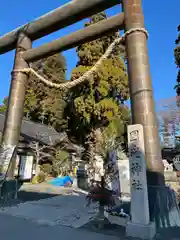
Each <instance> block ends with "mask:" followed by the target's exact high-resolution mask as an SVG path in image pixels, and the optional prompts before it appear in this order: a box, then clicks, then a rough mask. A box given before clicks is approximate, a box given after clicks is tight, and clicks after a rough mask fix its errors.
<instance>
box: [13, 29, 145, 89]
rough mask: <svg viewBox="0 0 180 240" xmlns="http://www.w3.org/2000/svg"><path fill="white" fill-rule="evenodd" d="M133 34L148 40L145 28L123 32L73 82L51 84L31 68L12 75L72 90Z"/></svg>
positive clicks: (17, 71)
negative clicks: (17, 74)
mask: <svg viewBox="0 0 180 240" xmlns="http://www.w3.org/2000/svg"><path fill="white" fill-rule="evenodd" d="M134 32H143V33H144V34H145V35H146V37H147V38H148V32H147V30H146V29H145V28H132V29H130V30H128V31H126V32H125V34H124V35H123V36H121V37H118V38H117V39H115V40H114V42H113V43H111V45H110V46H109V47H108V48H107V50H106V52H105V53H104V54H103V55H102V57H101V58H100V59H99V60H98V61H97V62H96V64H95V65H94V66H93V67H92V68H91V69H90V70H89V71H87V72H86V73H85V74H84V75H83V76H81V77H79V78H78V79H75V80H74V81H68V82H67V83H60V84H57V83H53V82H51V81H49V80H47V79H45V78H44V77H42V76H41V75H39V74H38V73H37V72H36V71H35V70H34V69H33V68H31V67H30V68H24V69H14V70H13V71H12V73H26V74H33V75H34V76H36V77H37V78H38V79H39V80H40V81H42V82H43V83H45V84H46V85H48V86H50V87H54V88H59V89H64V88H72V87H74V86H76V85H78V84H80V83H82V82H84V81H86V80H88V79H89V78H90V77H91V76H92V75H93V74H94V73H96V72H97V71H98V69H99V67H100V66H101V64H102V62H103V61H104V60H106V59H107V58H108V57H110V55H111V53H112V52H113V50H114V48H115V47H116V46H117V45H118V44H120V43H121V42H123V41H124V40H125V38H126V37H127V36H128V35H130V34H131V33H134Z"/></svg>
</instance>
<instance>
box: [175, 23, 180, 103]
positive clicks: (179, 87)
mask: <svg viewBox="0 0 180 240" xmlns="http://www.w3.org/2000/svg"><path fill="white" fill-rule="evenodd" d="M175 44H176V47H175V49H174V57H175V63H176V66H177V68H178V74H177V84H176V86H175V89H176V92H177V96H180V25H179V26H178V37H177V39H176V41H175ZM178 103H179V101H178Z"/></svg>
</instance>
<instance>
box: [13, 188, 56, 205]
mask: <svg viewBox="0 0 180 240" xmlns="http://www.w3.org/2000/svg"><path fill="white" fill-rule="evenodd" d="M58 195H59V194H52V193H38V192H28V191H24V190H20V191H19V192H18V194H17V196H18V200H19V201H20V202H29V201H38V200H41V199H47V198H52V197H56V196H58Z"/></svg>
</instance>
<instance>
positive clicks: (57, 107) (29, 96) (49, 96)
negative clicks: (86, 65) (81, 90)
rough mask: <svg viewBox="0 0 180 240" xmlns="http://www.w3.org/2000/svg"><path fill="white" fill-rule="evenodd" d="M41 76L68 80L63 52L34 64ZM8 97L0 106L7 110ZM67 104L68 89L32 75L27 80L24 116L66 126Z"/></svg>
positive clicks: (58, 127)
mask: <svg viewBox="0 0 180 240" xmlns="http://www.w3.org/2000/svg"><path fill="white" fill-rule="evenodd" d="M32 68H33V69H34V70H36V71H37V72H38V73H39V74H40V75H41V76H43V77H45V78H46V79H48V80H49V81H51V82H54V83H63V82H65V81H66V60H65V58H64V56H62V55H61V54H56V55H54V56H51V57H49V58H46V59H42V60H39V61H37V62H35V63H34V64H33V65H32ZM7 101H8V97H6V98H5V99H4V102H3V104H2V105H1V106H0V110H1V112H5V111H6V107H7ZM65 105H66V91H60V90H57V89H54V88H50V87H49V86H47V85H45V84H44V83H42V82H41V81H40V80H39V79H37V77H35V76H33V75H31V76H30V78H29V79H28V82H27V90H26V97H25V105H24V116H25V117H26V118H27V119H29V120H32V121H35V122H42V123H44V124H48V125H50V126H53V127H54V128H56V129H57V130H59V131H60V130H61V129H62V128H64V127H65V121H64V119H63V109H64V107H65Z"/></svg>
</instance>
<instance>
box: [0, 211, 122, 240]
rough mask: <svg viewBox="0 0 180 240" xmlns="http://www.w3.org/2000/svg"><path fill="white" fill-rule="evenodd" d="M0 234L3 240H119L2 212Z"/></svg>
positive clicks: (0, 215)
mask: <svg viewBox="0 0 180 240" xmlns="http://www.w3.org/2000/svg"><path fill="white" fill-rule="evenodd" d="M0 236H1V239H5V240H24V239H25V240H32V239H43V240H50V239H51V240H57V239H61V240H72V239H78V240H84V239H86V240H119V238H118V237H115V236H106V235H103V234H99V233H94V232H89V231H86V230H82V229H81V230H79V229H74V228H69V227H63V226H51V227H49V226H47V225H39V224H37V223H33V222H31V221H27V220H23V219H21V218H16V217H12V216H8V215H4V214H0Z"/></svg>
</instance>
